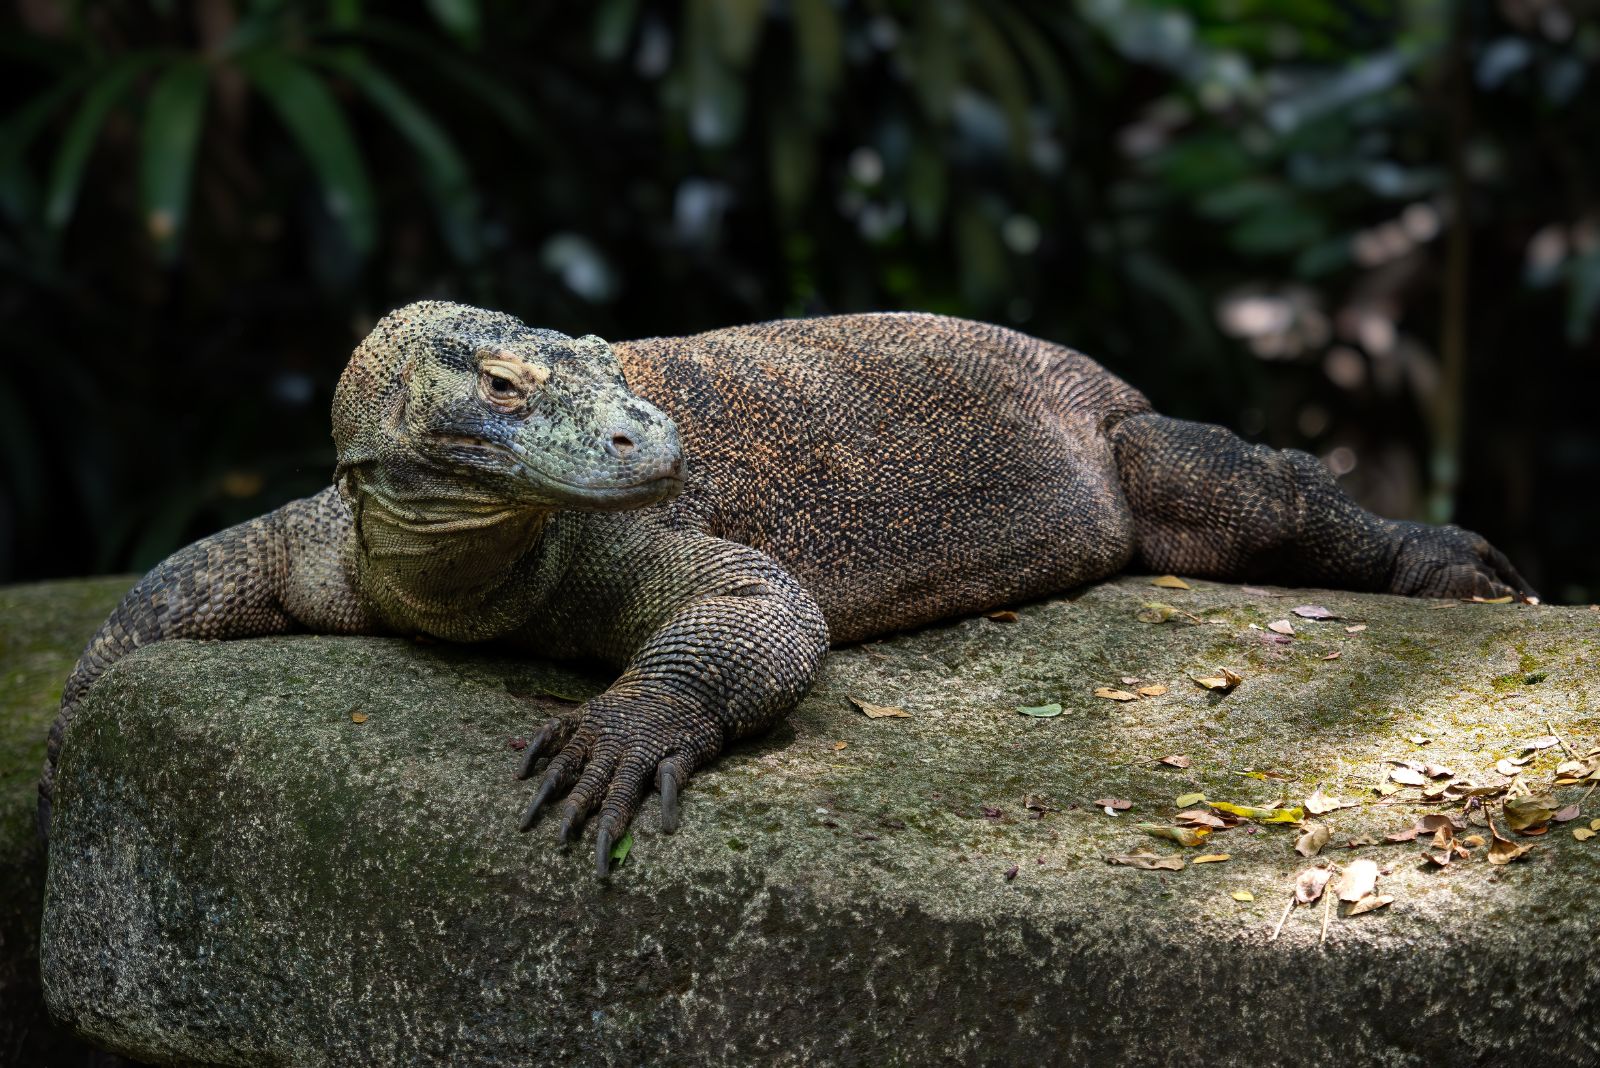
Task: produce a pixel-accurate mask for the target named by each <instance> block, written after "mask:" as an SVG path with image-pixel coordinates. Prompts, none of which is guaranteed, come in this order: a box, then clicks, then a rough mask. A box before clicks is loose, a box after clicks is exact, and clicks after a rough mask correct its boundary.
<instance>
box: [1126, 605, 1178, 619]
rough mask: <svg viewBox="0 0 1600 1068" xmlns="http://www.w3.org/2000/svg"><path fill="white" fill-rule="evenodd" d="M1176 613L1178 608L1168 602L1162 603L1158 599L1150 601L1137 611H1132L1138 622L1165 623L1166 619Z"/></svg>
mask: <svg viewBox="0 0 1600 1068" xmlns="http://www.w3.org/2000/svg"><path fill="white" fill-rule="evenodd" d="M1177 614H1178V610H1177V609H1176V608H1174V607H1172V606H1171V605H1170V604H1162V603H1160V602H1159V601H1151V602H1149V603H1148V604H1146V605H1145V606H1144V607H1143V608H1141V609H1139V611H1138V612H1136V613H1134V616H1133V618H1134V619H1137V620H1138V621H1139V622H1140V623H1165V622H1166V621H1167V620H1169V619H1171V618H1172V617H1173V616H1175V615H1177Z"/></svg>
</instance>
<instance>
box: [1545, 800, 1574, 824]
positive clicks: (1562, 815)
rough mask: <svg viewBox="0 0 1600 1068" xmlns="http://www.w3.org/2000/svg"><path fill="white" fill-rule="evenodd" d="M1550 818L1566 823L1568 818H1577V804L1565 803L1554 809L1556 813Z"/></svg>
mask: <svg viewBox="0 0 1600 1068" xmlns="http://www.w3.org/2000/svg"><path fill="white" fill-rule="evenodd" d="M1550 818H1551V819H1553V820H1555V821H1556V822H1557V823H1566V822H1567V821H1568V820H1575V819H1577V818H1578V806H1577V805H1576V804H1571V805H1565V806H1563V807H1561V808H1558V809H1556V814H1555V815H1554V816H1551V817H1550Z"/></svg>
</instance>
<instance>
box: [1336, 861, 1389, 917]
mask: <svg viewBox="0 0 1600 1068" xmlns="http://www.w3.org/2000/svg"><path fill="white" fill-rule="evenodd" d="M1377 885H1378V863H1377V861H1373V860H1368V859H1366V858H1365V857H1363V858H1361V859H1360V860H1352V861H1351V862H1350V863H1349V864H1346V865H1345V866H1344V874H1342V875H1340V876H1339V882H1338V884H1337V885H1336V886H1335V887H1334V888H1333V891H1334V893H1336V894H1338V895H1339V900H1340V901H1343V902H1345V903H1346V904H1348V905H1354V904H1355V903H1356V902H1358V901H1360V900H1361V899H1362V898H1364V897H1366V896H1368V895H1369V894H1371V893H1372V891H1373V890H1374V889H1375V888H1376V887H1377Z"/></svg>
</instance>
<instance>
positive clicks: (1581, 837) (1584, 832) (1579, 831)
mask: <svg viewBox="0 0 1600 1068" xmlns="http://www.w3.org/2000/svg"><path fill="white" fill-rule="evenodd" d="M1597 834H1600V831H1595V830H1591V829H1590V828H1588V827H1574V828H1573V829H1572V837H1574V838H1576V839H1577V840H1578V841H1580V842H1587V841H1588V840H1589V839H1591V838H1593V837H1594V836H1595V835H1597Z"/></svg>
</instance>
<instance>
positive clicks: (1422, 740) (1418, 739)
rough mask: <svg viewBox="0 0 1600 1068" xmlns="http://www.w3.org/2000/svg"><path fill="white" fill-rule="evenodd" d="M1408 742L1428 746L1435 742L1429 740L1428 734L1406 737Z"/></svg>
mask: <svg viewBox="0 0 1600 1068" xmlns="http://www.w3.org/2000/svg"><path fill="white" fill-rule="evenodd" d="M1406 741H1408V742H1410V743H1411V744H1412V745H1427V744H1428V743H1429V742H1431V741H1433V739H1432V738H1429V737H1428V736H1427V735H1426V734H1408V735H1406Z"/></svg>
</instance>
